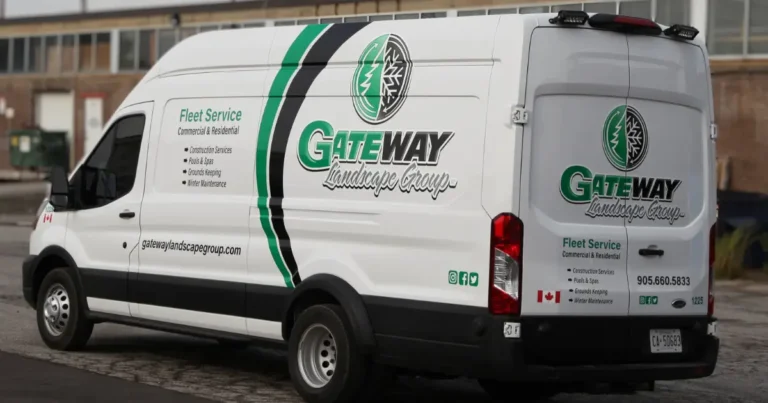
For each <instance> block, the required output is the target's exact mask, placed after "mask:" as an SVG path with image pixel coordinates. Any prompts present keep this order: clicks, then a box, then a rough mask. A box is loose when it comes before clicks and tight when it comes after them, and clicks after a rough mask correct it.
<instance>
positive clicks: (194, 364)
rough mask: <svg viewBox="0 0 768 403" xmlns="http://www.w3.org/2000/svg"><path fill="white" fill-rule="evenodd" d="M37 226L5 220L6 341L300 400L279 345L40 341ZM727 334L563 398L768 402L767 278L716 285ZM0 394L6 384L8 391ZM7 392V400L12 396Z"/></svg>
mask: <svg viewBox="0 0 768 403" xmlns="http://www.w3.org/2000/svg"><path fill="white" fill-rule="evenodd" d="M28 232H29V229H27V228H18V227H0V324H2V325H1V327H0V350H2V351H5V352H7V353H12V354H17V355H21V356H26V357H33V358H37V359H41V360H44V361H49V362H53V363H58V364H63V365H65V366H68V367H72V368H79V369H84V370H88V371H91V372H95V373H98V374H103V375H109V376H112V377H117V378H122V379H126V380H130V381H135V382H139V383H143V384H148V385H155V386H160V387H162V388H165V389H170V390H174V391H179V392H183V393H185V394H188V395H194V396H198V397H203V398H208V399H212V400H217V401H225V402H300V399H299V398H298V396H297V395H296V393H295V391H294V390H293V388H292V387H291V384H290V381H289V378H288V371H287V365H286V363H285V360H284V356H283V354H282V353H281V352H278V351H268V350H260V349H255V348H253V349H250V350H248V351H246V352H238V351H230V350H227V349H224V348H222V347H220V346H218V345H217V344H215V343H213V342H210V341H207V340H201V339H196V338H191V337H183V336H176V335H170V334H166V333H160V332H153V331H148V330H142V329H134V328H129V327H124V326H118V325H110V324H104V325H99V326H97V327H96V330H95V332H94V335H93V338H92V339H91V342H90V344H89V347H88V350H87V351H84V352H77V353H63V352H56V351H52V350H49V349H47V348H46V347H45V346H44V345H43V343H42V342H41V341H40V337H39V335H38V333H37V328H36V325H35V320H34V311H32V310H31V309H30V308H28V307H27V306H26V304H25V303H24V301H23V299H22V296H21V278H20V277H21V276H20V267H21V261H22V258H23V256H25V255H26V253H27V250H26V248H27V246H26V239H27V237H28ZM717 298H718V302H717V316H718V318H719V319H720V328H719V333H720V335H721V337H722V347H721V353H720V360H719V363H718V367H717V369H716V371H715V374H714V375H713V376H711V377H709V378H706V379H702V380H694V381H677V382H659V383H657V385H656V391H655V392H638V393H637V394H635V395H580V394H579V395H562V396H559V397H557V398H556V399H553V401H555V402H572V403H588V402H589V403H651V402H660V401H663V402H671V403H678V402H680V403H682V402H696V403H707V402H711V403H725V402H766V401H768V398H766V396H767V395H768V366H767V365H766V363H768V286H765V285H761V284H756V283H749V282H728V283H719V284H718V285H717ZM0 393H2V391H1V390H0ZM388 394H389V396H388V399H387V400H391V401H402V402H435V401H439V402H444V403H460V402H467V403H469V402H473V403H474V402H486V401H489V400H488V398H487V397H486V395H485V394H484V393H483V392H482V391H481V390H480V389H479V388H478V387H477V386H476V385H475V383H474V382H472V381H469V380H452V381H430V380H423V379H419V378H401V379H400V380H399V382H398V383H397V384H396V385H395V386H394V387H393V388H391V389H390V390H389V391H388ZM4 397H6V396H2V395H0V401H3V400H4Z"/></svg>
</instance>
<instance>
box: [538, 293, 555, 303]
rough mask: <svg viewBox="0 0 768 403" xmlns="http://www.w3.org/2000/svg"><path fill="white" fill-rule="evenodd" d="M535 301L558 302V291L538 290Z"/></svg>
mask: <svg viewBox="0 0 768 403" xmlns="http://www.w3.org/2000/svg"><path fill="white" fill-rule="evenodd" d="M536 301H537V302H538V303H540V304H559V303H560V291H548V290H539V293H538V296H537V299H536Z"/></svg>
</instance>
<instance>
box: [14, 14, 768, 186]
mask: <svg viewBox="0 0 768 403" xmlns="http://www.w3.org/2000/svg"><path fill="white" fill-rule="evenodd" d="M560 9H579V10H585V11H587V12H609V13H621V14H626V15H633V16H639V17H649V18H653V19H655V20H656V21H658V22H660V23H662V24H667V25H670V24H672V23H683V24H690V25H693V26H695V27H697V28H698V29H699V30H700V31H701V35H702V36H703V37H704V38H705V39H706V40H707V46H708V48H709V51H710V53H711V66H712V72H713V80H714V101H715V107H716V119H717V123H718V125H719V129H720V137H719V140H718V156H719V160H720V163H719V169H718V171H719V172H720V180H719V184H720V187H721V189H722V190H724V191H725V190H727V191H731V192H745V193H748V194H752V193H763V194H768V175H765V174H764V171H765V170H767V169H768V158H766V156H765V155H764V153H765V151H767V150H768V133H763V131H762V128H763V127H764V126H763V125H764V124H766V123H768V113H763V112H768V98H766V96H767V95H768V69H767V68H768V1H766V0H612V1H608V0H585V1H582V2H577V1H573V0H376V1H349V0H131V1H125V0H0V97H1V98H2V99H4V100H5V105H3V102H2V99H0V114H2V113H3V110H2V109H3V106H5V108H6V109H7V108H13V109H14V111H15V113H14V116H13V119H6V118H2V117H0V136H3V135H4V134H5V133H6V131H7V130H8V129H9V128H21V127H28V126H39V127H42V128H45V129H49V130H64V131H67V132H68V133H70V136H69V141H70V144H71V151H72V152H71V154H72V155H71V157H70V162H71V164H74V163H75V161H76V160H77V159H79V158H80V157H81V156H82V155H83V153H84V152H86V150H87V149H89V148H90V147H91V146H92V145H93V144H94V142H95V141H97V140H98V137H99V136H100V134H101V126H102V124H103V122H104V120H106V119H107V118H108V117H109V115H110V114H111V113H112V112H113V111H114V109H115V108H116V107H117V106H118V105H119V104H120V102H121V101H122V99H123V98H124V97H125V96H126V94H127V93H128V92H129V91H130V90H131V88H132V87H133V85H134V84H135V83H137V82H138V80H139V79H140V77H141V76H142V74H143V72H144V71H146V70H147V69H148V68H149V67H151V66H152V64H153V63H154V62H155V61H156V60H157V59H158V58H159V57H161V56H162V55H163V54H164V53H165V52H166V51H167V50H168V49H170V48H171V47H172V46H174V45H175V44H176V43H177V42H178V41H180V40H183V39H184V38H187V37H189V36H191V35H195V34H196V33H198V32H204V31H208V30H218V29H240V28H247V27H264V26H280V25H302V24H311V23H316V22H324V23H325V22H345V21H347V22H348V21H377V20H389V19H416V18H461V17H463V16H469V15H479V14H501V13H531V12H553V11H557V10H560ZM0 143H2V144H1V145H0V172H8V170H9V169H10V168H11V167H10V165H9V160H8V152H7V138H4V137H0Z"/></svg>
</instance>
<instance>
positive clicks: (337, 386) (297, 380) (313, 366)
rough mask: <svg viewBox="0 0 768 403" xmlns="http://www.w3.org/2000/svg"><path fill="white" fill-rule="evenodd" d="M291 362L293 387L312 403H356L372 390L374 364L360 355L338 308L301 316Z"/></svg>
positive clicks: (320, 308) (293, 337)
mask: <svg viewBox="0 0 768 403" xmlns="http://www.w3.org/2000/svg"><path fill="white" fill-rule="evenodd" d="M288 359H289V362H288V369H289V372H290V374H291V379H292V381H293V385H294V387H295V388H296V391H297V392H298V393H299V395H301V397H302V398H303V399H304V400H305V401H307V402H309V403H330V402H355V401H358V399H360V398H361V397H362V396H361V394H362V393H364V392H366V389H368V388H366V387H364V386H365V384H366V380H367V379H368V377H369V373H370V368H371V367H370V361H369V360H368V358H367V357H365V356H364V355H363V354H361V353H360V351H359V349H358V347H357V343H356V342H355V340H354V336H353V334H352V331H351V326H350V325H349V324H348V321H347V318H346V315H345V314H344V311H343V310H342V309H341V307H339V306H337V305H317V306H313V307H310V308H309V309H307V310H305V311H303V312H302V313H301V314H300V315H299V317H298V319H297V320H296V324H295V325H294V327H293V329H292V331H291V336H290V340H289V342H288Z"/></svg>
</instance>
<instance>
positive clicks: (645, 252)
mask: <svg viewBox="0 0 768 403" xmlns="http://www.w3.org/2000/svg"><path fill="white" fill-rule="evenodd" d="M640 256H664V250H663V249H648V248H643V249H640Z"/></svg>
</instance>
